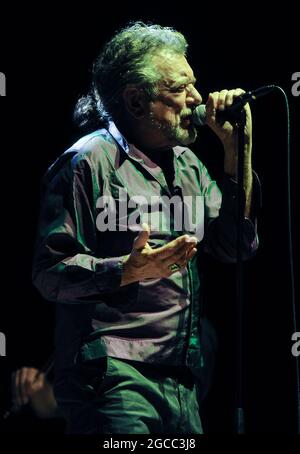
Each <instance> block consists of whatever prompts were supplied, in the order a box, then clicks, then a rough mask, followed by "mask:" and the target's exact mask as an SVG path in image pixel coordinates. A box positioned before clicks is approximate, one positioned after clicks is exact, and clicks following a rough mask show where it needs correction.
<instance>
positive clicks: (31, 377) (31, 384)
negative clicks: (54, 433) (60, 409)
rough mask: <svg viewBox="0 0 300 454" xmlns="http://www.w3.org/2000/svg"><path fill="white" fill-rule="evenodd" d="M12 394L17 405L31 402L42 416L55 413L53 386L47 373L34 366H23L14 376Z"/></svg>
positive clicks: (36, 411) (37, 413) (47, 416)
mask: <svg viewBox="0 0 300 454" xmlns="http://www.w3.org/2000/svg"><path fill="white" fill-rule="evenodd" d="M12 395H13V400H14V402H15V405H17V406H22V405H26V404H28V403H29V404H30V405H31V407H32V408H33V410H34V411H35V413H36V415H37V416H39V417H40V418H50V417H53V416H54V415H55V412H56V408H57V404H56V401H55V398H54V394H53V388H52V386H51V385H50V383H49V382H48V380H47V378H46V376H45V374H44V373H43V372H41V371H39V370H38V369H35V368H33V367H22V368H21V369H18V370H17V371H16V372H15V373H14V374H13V376H12Z"/></svg>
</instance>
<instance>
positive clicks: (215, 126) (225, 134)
mask: <svg viewBox="0 0 300 454" xmlns="http://www.w3.org/2000/svg"><path fill="white" fill-rule="evenodd" d="M243 93H245V91H244V90H242V89H241V88H237V89H235V90H222V91H220V92H214V93H210V95H209V97H208V100H207V103H206V122H207V124H208V126H209V127H210V128H211V129H212V130H213V131H214V132H215V134H216V135H217V136H218V137H219V139H220V140H221V142H222V143H223V146H224V152H225V156H224V172H225V173H226V174H227V175H230V176H232V177H235V176H236V175H237V162H238V129H237V127H236V126H235V125H233V124H231V123H230V122H229V121H225V122H224V123H222V124H220V123H218V122H217V120H216V113H217V110H224V109H225V108H226V107H229V106H231V105H232V103H233V101H234V99H235V98H237V97H238V96H241V95H242V94H243ZM244 109H245V112H246V126H245V133H244V138H245V148H244V190H245V196H246V204H245V216H246V217H249V215H250V208H251V196H252V162H251V154H252V118H251V110H250V107H249V104H246V105H245V106H244Z"/></svg>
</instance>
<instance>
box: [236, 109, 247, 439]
mask: <svg viewBox="0 0 300 454" xmlns="http://www.w3.org/2000/svg"><path fill="white" fill-rule="evenodd" d="M234 117H235V118H234V120H235V123H236V126H237V128H238V187H237V204H238V207H237V208H238V209H237V261H236V335H235V337H236V339H235V341H236V396H235V405H236V408H235V421H234V426H235V427H234V428H235V432H236V433H239V434H241V433H245V416H244V396H243V382H244V377H243V366H244V361H243V347H244V339H243V328H244V301H243V257H242V241H243V223H244V209H245V206H244V205H245V204H244V184H243V183H244V147H245V138H244V132H245V125H246V112H245V110H244V108H243V107H241V109H240V110H238V111H237V112H235V113H234Z"/></svg>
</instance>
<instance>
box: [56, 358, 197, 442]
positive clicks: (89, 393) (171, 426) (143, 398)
mask: <svg viewBox="0 0 300 454" xmlns="http://www.w3.org/2000/svg"><path fill="white" fill-rule="evenodd" d="M55 395H56V398H57V401H58V405H59V407H60V409H61V411H62V413H63V415H64V417H65V418H66V420H67V433H73V434H74V433H78V434H88V433H89V434H97V433H98V434H99V433H102V434H164V433H167V434H172V433H174V434H178V433H181V434H200V433H202V426H201V421H200V417H199V407H198V402H197V397H196V386H195V384H194V380H193V377H192V375H191V374H190V373H189V371H188V370H186V369H184V368H174V367H168V366H159V365H151V364H145V363H141V362H137V361H128V360H121V359H117V358H112V357H107V358H103V359H101V360H100V361H99V360H98V361H93V362H90V363H85V364H84V365H78V366H76V368H75V369H74V370H73V371H72V372H71V373H68V374H63V375H61V376H58V379H57V381H56V384H55Z"/></svg>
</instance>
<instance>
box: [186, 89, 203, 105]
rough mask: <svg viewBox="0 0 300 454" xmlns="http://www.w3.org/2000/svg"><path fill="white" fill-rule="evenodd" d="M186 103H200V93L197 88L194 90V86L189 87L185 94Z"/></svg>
mask: <svg viewBox="0 0 300 454" xmlns="http://www.w3.org/2000/svg"><path fill="white" fill-rule="evenodd" d="M186 103H187V104H188V105H195V104H196V105H197V106H198V105H199V104H201V103H202V96H201V95H200V93H199V92H198V90H196V88H195V87H190V89H189V92H188V95H187V99H186Z"/></svg>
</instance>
